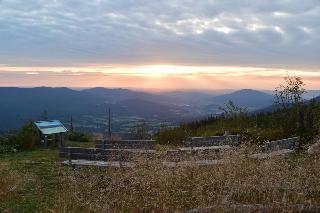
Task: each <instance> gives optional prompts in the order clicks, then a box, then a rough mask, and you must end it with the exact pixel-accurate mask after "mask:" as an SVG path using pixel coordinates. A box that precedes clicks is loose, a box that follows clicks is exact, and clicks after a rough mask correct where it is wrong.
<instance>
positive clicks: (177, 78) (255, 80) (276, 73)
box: [0, 65, 320, 90]
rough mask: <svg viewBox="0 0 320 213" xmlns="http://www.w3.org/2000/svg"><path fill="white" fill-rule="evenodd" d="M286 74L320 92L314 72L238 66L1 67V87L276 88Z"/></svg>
mask: <svg viewBox="0 0 320 213" xmlns="http://www.w3.org/2000/svg"><path fill="white" fill-rule="evenodd" d="M286 71H288V73H289V74H290V75H298V76H301V77H302V78H303V80H304V82H305V84H306V88H307V89H319V82H320V73H319V72H317V71H313V70H289V69H279V68H257V67H235V66H233V67H232V66H179V65H145V66H122V65H91V66H85V67H12V66H5V65H2V66H1V65H0V86H20V87H35V86H52V87H60V86H65V87H111V88H118V87H122V88H135V89H140V90H184V89H199V90H215V89H243V88H252V89H274V88H275V87H276V86H277V85H279V84H280V83H281V82H282V81H283V76H284V75H285V74H286Z"/></svg>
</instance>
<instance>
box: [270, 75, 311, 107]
mask: <svg viewBox="0 0 320 213" xmlns="http://www.w3.org/2000/svg"><path fill="white" fill-rule="evenodd" d="M284 81H285V82H284V83H283V84H280V85H279V86H278V87H276V88H275V90H274V94H275V103H276V105H278V106H280V107H282V108H283V109H287V108H288V107H290V106H298V105H299V104H301V103H302V102H303V98H302V95H303V94H304V93H305V92H306V90H305V89H304V86H305V84H304V82H303V81H302V78H301V77H299V76H295V75H293V76H290V75H289V74H288V73H286V76H285V77H284Z"/></svg>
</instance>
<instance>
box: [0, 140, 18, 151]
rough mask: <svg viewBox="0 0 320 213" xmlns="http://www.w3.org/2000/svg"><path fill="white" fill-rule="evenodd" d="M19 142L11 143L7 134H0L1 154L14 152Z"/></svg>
mask: <svg viewBox="0 0 320 213" xmlns="http://www.w3.org/2000/svg"><path fill="white" fill-rule="evenodd" d="M18 146H19V145H18V144H14V143H11V142H10V140H9V139H8V137H7V136H0V154H2V153H10V152H14V150H15V149H17V148H18Z"/></svg>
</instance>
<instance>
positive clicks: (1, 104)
mask: <svg viewBox="0 0 320 213" xmlns="http://www.w3.org/2000/svg"><path fill="white" fill-rule="evenodd" d="M103 104H104V103H103V100H102V99H100V98H99V97H96V96H92V95H90V94H86V93H83V92H80V91H75V90H71V89H68V88H49V87H38V88H13V87H12V88H10V87H7V88H0V121H1V122H0V129H11V128H17V127H19V126H20V125H21V123H23V122H25V121H26V120H28V119H40V114H41V112H43V111H44V110H47V111H48V112H49V115H51V116H54V117H55V118H56V117H59V118H60V117H69V116H71V115H74V116H77V115H90V114H102V113H103V112H104V106H103Z"/></svg>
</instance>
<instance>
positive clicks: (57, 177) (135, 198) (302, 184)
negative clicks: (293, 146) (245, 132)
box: [0, 144, 320, 212]
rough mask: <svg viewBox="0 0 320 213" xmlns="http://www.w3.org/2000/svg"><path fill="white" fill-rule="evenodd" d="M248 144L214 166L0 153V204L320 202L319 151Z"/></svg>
mask: <svg viewBox="0 0 320 213" xmlns="http://www.w3.org/2000/svg"><path fill="white" fill-rule="evenodd" d="M83 145H84V146H90V144H83ZM250 152H252V150H251V149H248V148H240V149H239V150H238V151H232V152H228V153H225V154H224V155H225V156H224V158H225V159H227V162H226V164H224V165H219V166H210V167H193V168H182V167H181V168H167V167H164V166H162V164H161V162H160V159H157V158H155V159H153V160H148V161H146V160H144V159H139V160H138V166H137V167H136V168H134V169H133V168H131V169H124V168H121V169H120V168H109V169H104V168H75V169H73V168H71V167H65V166H62V165H61V163H60V162H61V159H59V158H58V152H57V150H56V149H48V150H34V151H25V152H19V153H15V154H10V155H0V212H105V211H112V212H114V211H117V212H118V211H121V212H138V211H141V210H143V211H152V210H153V211H156V212H171V211H184V210H188V209H193V208H202V207H207V206H215V205H220V206H221V205H222V206H223V207H222V209H221V210H222V211H223V210H225V209H224V208H227V206H230V205H235V204H237V205H239V204H241V205H242V204H263V205H270V206H278V207H279V206H280V207H279V208H280V209H281V210H288V211H289V210H290V209H289V207H288V206H290V205H293V204H319V203H320V173H319V170H320V153H318V154H315V155H313V156H306V155H304V154H302V153H300V154H294V155H290V156H289V157H286V158H284V157H279V158H274V159H269V160H264V161H254V160H249V159H248V158H246V155H247V154H249V153H250ZM286 208H287V209H286Z"/></svg>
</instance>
